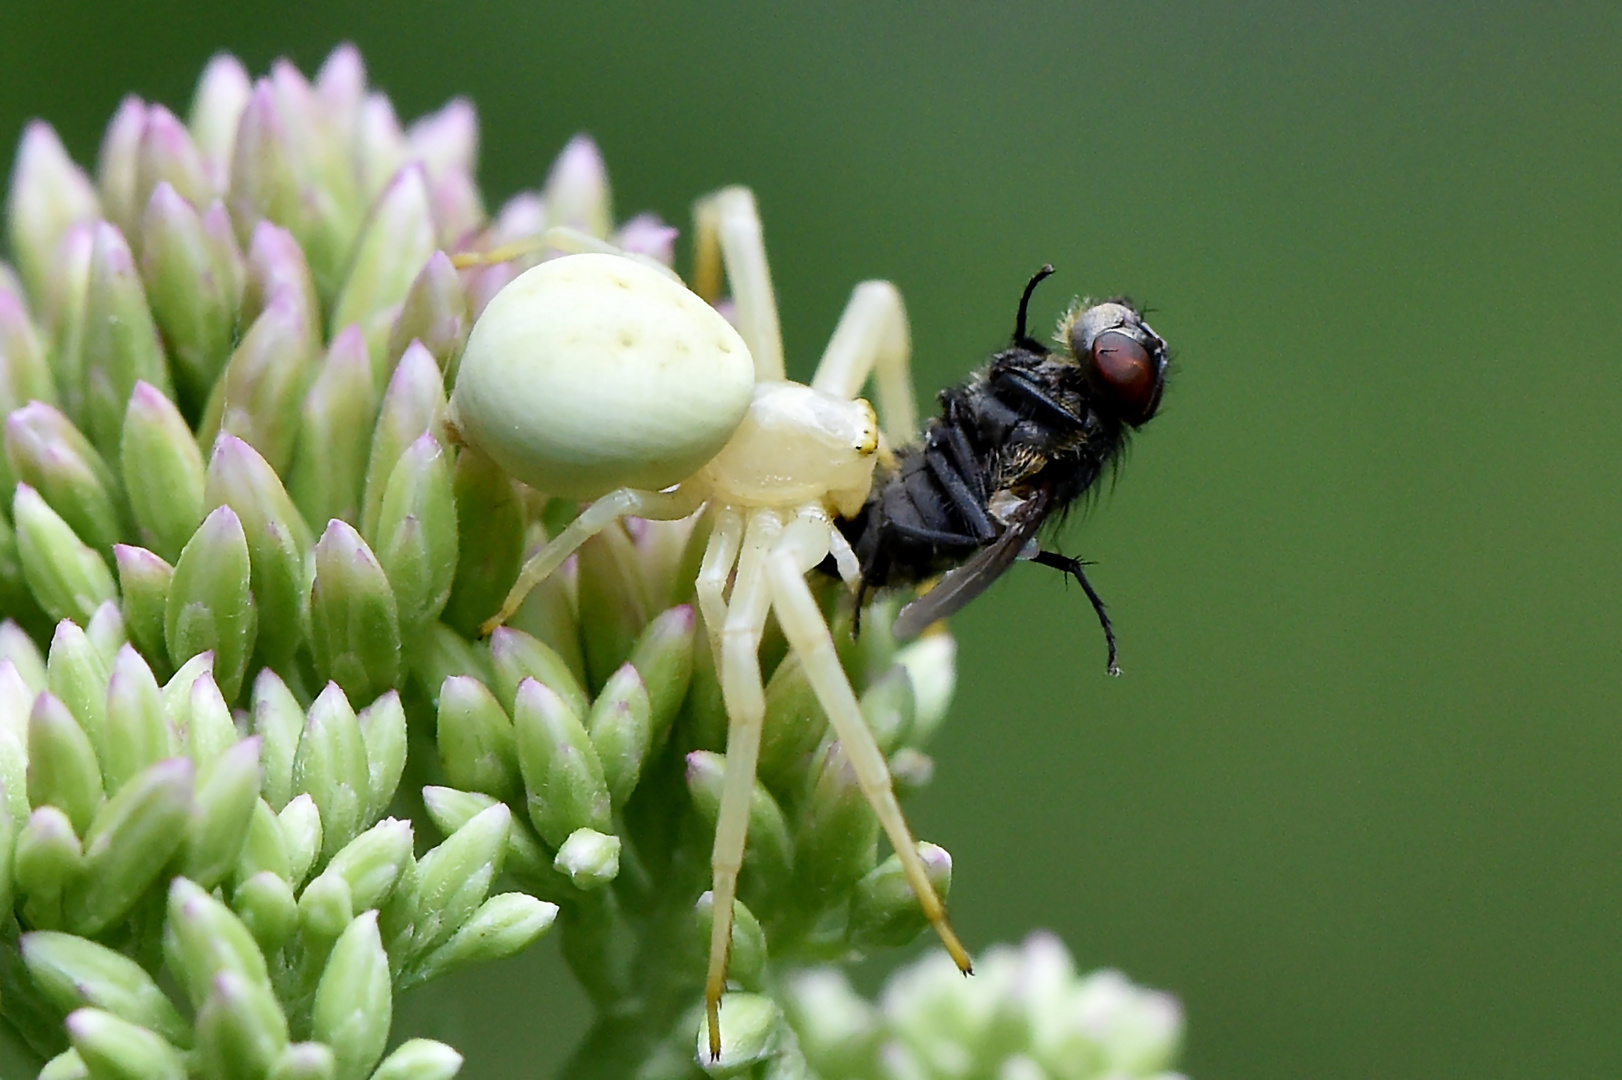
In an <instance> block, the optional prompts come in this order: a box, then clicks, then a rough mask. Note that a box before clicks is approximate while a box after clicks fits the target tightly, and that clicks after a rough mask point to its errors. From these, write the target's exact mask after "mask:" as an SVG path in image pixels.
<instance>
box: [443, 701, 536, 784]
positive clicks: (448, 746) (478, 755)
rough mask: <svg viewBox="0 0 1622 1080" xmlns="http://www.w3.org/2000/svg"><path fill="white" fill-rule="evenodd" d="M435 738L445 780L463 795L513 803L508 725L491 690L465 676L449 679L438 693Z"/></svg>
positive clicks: (514, 756) (514, 753) (513, 756)
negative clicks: (481, 795) (478, 794)
mask: <svg viewBox="0 0 1622 1080" xmlns="http://www.w3.org/2000/svg"><path fill="white" fill-rule="evenodd" d="M437 735H438V737H437V739H436V740H435V741H436V742H437V743H438V746H439V760H440V764H441V766H442V767H443V768H444V770H445V778H446V779H447V780H449V781H450V783H451V784H452V785H454V786H455V787H457V788H460V789H462V790H463V791H479V792H484V793H486V794H489V795H492V796H495V797H496V798H500V799H514V798H516V797H517V795H518V793H519V792H520V790H521V789H522V783H523V781H522V779H521V778H520V776H519V774H518V745H517V743H516V742H515V740H514V737H513V726H512V721H511V720H510V719H508V717H507V714H506V712H505V711H503V710H502V708H501V703H500V702H498V701H497V700H496V698H495V695H494V694H492V693H491V692H490V691H489V689H488V688H487V687H486V686H485V685H484V683H482V682H480V681H479V680H478V679H475V678H473V677H471V676H467V675H453V676H451V677H450V678H448V679H446V680H445V681H444V685H443V686H442V687H441V689H440V692H439V727H438V732H437Z"/></svg>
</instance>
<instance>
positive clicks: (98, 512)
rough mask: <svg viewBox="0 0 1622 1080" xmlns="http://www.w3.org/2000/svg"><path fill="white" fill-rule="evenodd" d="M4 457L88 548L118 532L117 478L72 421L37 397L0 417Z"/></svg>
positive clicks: (101, 545)
mask: <svg viewBox="0 0 1622 1080" xmlns="http://www.w3.org/2000/svg"><path fill="white" fill-rule="evenodd" d="M5 448H6V461H7V463H8V464H9V465H10V467H11V474H12V476H14V477H15V478H16V479H17V480H19V481H21V482H22V483H25V484H30V485H32V486H33V487H34V489H35V490H36V491H38V492H39V493H40V495H41V496H43V497H44V499H45V501H46V502H48V503H50V505H51V509H53V510H55V511H56V512H57V513H58V514H60V515H62V520H63V521H66V522H67V523H68V525H70V526H71V527H72V528H73V531H74V532H75V533H77V534H78V535H79V537H80V538H81V539H83V540H84V541H85V542H86V543H88V544H89V545H90V546H91V547H94V548H96V549H97V550H98V551H100V552H102V553H103V554H104V555H105V554H107V553H110V552H111V551H112V546H113V543H114V541H116V540H117V539H118V538H119V535H120V533H121V532H122V531H123V530H122V527H121V523H120V520H119V511H118V506H117V503H116V502H115V501H114V500H115V495H116V493H117V492H118V481H117V478H116V477H115V476H114V475H113V471H112V470H111V469H110V468H108V467H107V463H106V462H105V461H104V460H102V456H101V455H100V454H99V453H97V452H96V448H95V447H93V446H91V445H90V441H89V440H88V439H86V438H85V437H84V436H83V435H81V434H79V431H78V429H77V428H75V427H74V426H73V422H72V421H70V420H69V419H68V418H67V417H66V416H63V415H62V414H61V413H60V412H58V411H57V410H56V409H55V408H53V407H52V406H50V405H47V404H45V403H44V402H42V401H35V402H30V403H29V404H27V405H24V406H23V407H22V408H20V409H17V410H16V411H15V412H12V413H11V414H10V415H8V416H7V417H6V418H5Z"/></svg>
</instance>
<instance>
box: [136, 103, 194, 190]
mask: <svg viewBox="0 0 1622 1080" xmlns="http://www.w3.org/2000/svg"><path fill="white" fill-rule="evenodd" d="M159 184H165V185H167V186H168V187H169V188H170V190H172V191H174V192H176V193H178V194H179V196H180V197H181V198H183V199H185V200H186V201H187V202H189V203H191V204H192V205H193V206H207V205H208V204H209V202H210V201H211V200H212V199H213V198H214V184H213V182H212V180H211V178H210V176H209V172H208V167H207V165H206V164H205V163H204V161H203V156H202V154H200V153H198V151H197V146H196V144H194V143H193V142H192V138H191V133H190V132H189V131H187V130H186V128H185V125H183V124H181V122H180V121H179V120H178V119H176V118H175V114H174V113H172V112H170V111H169V110H168V109H166V108H164V107H163V106H162V105H153V106H151V107H149V108H148V109H147V112H146V126H145V128H144V129H143V130H142V132H141V141H140V144H139V145H138V146H137V147H136V150H135V199H134V203H133V208H134V209H135V210H136V211H137V212H139V211H141V210H144V209H146V207H147V204H148V203H149V202H150V201H151V199H152V193H153V191H154V190H155V189H156V188H157V187H158V185H159Z"/></svg>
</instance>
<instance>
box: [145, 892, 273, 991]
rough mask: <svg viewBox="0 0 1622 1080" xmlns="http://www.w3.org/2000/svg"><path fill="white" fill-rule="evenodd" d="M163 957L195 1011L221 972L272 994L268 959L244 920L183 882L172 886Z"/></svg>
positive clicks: (164, 931)
mask: <svg viewBox="0 0 1622 1080" xmlns="http://www.w3.org/2000/svg"><path fill="white" fill-rule="evenodd" d="M163 954H164V958H165V959H166V960H167V961H168V964H169V968H170V970H171V971H173V972H174V975H175V978H176V979H177V980H178V981H179V983H180V986H181V989H182V990H183V991H185V993H186V996H187V997H188V998H189V999H190V1001H191V1003H192V1007H193V1008H195V1009H200V1008H202V1007H203V1003H204V1002H205V1001H207V1000H208V995H209V991H210V990H211V989H212V988H213V986H214V980H215V979H216V978H218V977H219V975H220V974H221V973H223V972H230V973H231V974H234V975H236V976H238V977H239V978H241V979H242V980H243V981H244V982H246V983H248V984H249V985H250V986H253V987H255V988H257V989H259V990H261V991H263V992H264V993H266V994H270V992H271V985H270V976H269V974H268V972H267V969H266V967H265V957H264V954H262V953H261V952H260V951H259V946H258V944H257V943H255V941H254V939H253V935H251V934H249V933H248V928H247V927H246V926H244V925H242V920H240V919H238V918H237V916H236V914H235V913H234V912H232V911H231V909H230V908H228V907H226V906H225V905H224V904H222V903H220V902H219V901H218V900H216V899H214V898H213V897H212V896H210V895H209V894H208V893H206V892H204V891H203V890H202V889H200V888H198V887H197V886H196V885H195V884H194V883H192V882H190V881H187V880H186V879H185V878H182V877H177V878H175V879H174V881H172V882H170V884H169V918H168V920H167V921H166V922H165V923H164V927H163ZM272 1000H274V996H272Z"/></svg>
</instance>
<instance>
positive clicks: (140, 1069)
mask: <svg viewBox="0 0 1622 1080" xmlns="http://www.w3.org/2000/svg"><path fill="white" fill-rule="evenodd" d="M67 1029H68V1038H69V1039H70V1040H72V1042H73V1048H74V1049H75V1050H77V1051H78V1052H79V1057H81V1058H82V1059H84V1063H85V1067H86V1068H87V1069H89V1070H90V1075H91V1076H93V1077H96V1078H97V1080H102V1078H106V1080H186V1061H185V1058H184V1057H182V1056H181V1053H180V1051H179V1050H177V1049H175V1047H174V1046H173V1044H171V1043H170V1042H169V1041H168V1040H167V1039H165V1038H164V1037H163V1036H161V1035H159V1034H157V1033H156V1032H153V1031H149V1030H148V1029H146V1028H144V1027H142V1026H140V1025H139V1024H132V1023H130V1022H129V1021H128V1020H121V1019H119V1018H118V1017H116V1016H114V1015H113V1014H112V1013H110V1012H103V1011H102V1010H100V1009H79V1010H78V1011H77V1012H74V1013H72V1014H71V1015H69V1016H68V1019H67Z"/></svg>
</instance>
